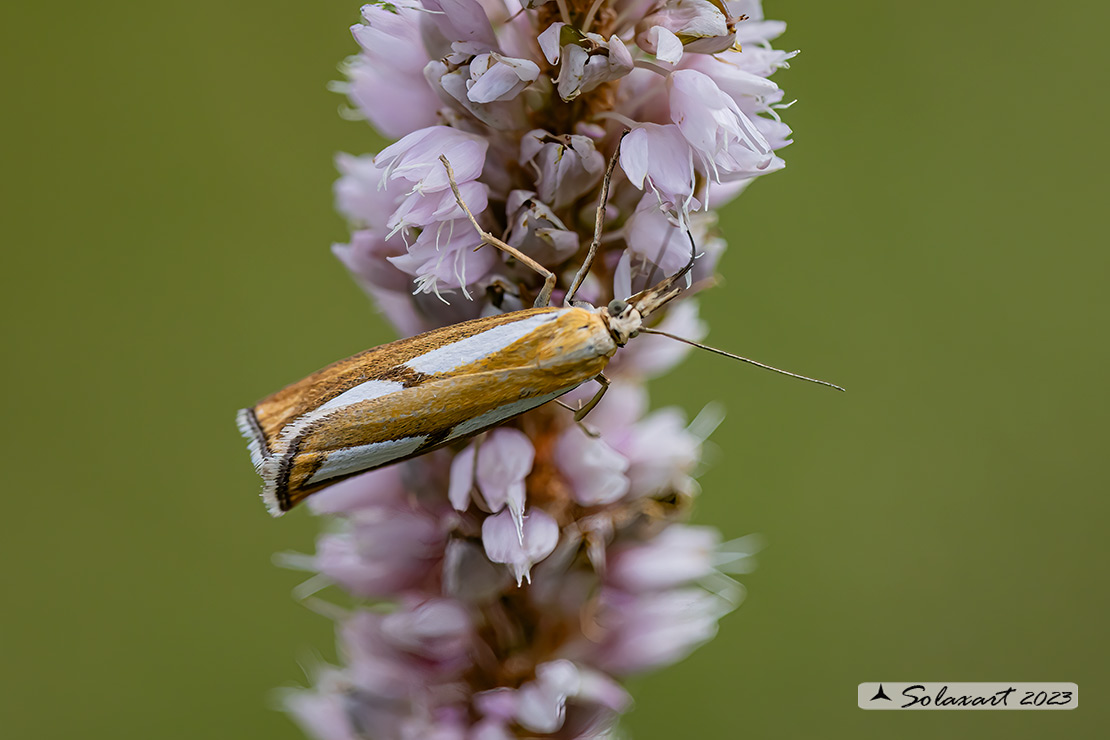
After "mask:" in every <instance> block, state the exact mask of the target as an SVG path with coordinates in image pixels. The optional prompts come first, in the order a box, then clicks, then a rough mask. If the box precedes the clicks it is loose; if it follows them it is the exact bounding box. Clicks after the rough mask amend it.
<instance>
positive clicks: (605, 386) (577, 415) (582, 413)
mask: <svg viewBox="0 0 1110 740" xmlns="http://www.w3.org/2000/svg"><path fill="white" fill-rule="evenodd" d="M594 380H596V381H597V383H598V385H600V386H601V387H600V388H598V390H597V393H595V394H594V397H593V398H591V399H590V400H589V401H587V402H586V405H585V406H583V407H582V408H580V409H578V410H577V411H575V412H574V420H575V421H579V422H580V421H582V420H583V419H585V418H586V414H588V413H590V412H591V411H593V409H594V406H597V404H598V401H600V400H601V397H602V396H604V395H605V391H607V390H609V379H608V378H606V377H605V376H604V375H603V374H601V373H598V374H597V375H595V376H594Z"/></svg>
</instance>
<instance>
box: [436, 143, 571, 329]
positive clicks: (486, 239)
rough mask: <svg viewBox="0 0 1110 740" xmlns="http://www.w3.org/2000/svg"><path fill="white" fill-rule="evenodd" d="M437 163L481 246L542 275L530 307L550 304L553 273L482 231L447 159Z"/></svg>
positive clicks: (442, 157)
mask: <svg viewBox="0 0 1110 740" xmlns="http://www.w3.org/2000/svg"><path fill="white" fill-rule="evenodd" d="M439 161H440V162H443V167H444V168H445V169H446V170H447V180H448V182H450V183H451V192H452V193H454V194H455V202H456V203H458V204H459V208H462V209H463V212H464V213H465V214H466V217H467V218H468V219H470V223H472V224H474V229H475V230H476V231H477V232H478V236H479V237H481V239H482V244H488V245H490V246H491V247H496V248H497V249H500V250H501V251H502V252H504V253H505V254H508V255H512V256H513V257H515V258H516V259H517V261H519V262H520V263H522V264H524V265H527V266H528V267H531V268H532V269H533V270H535V271H536V272H538V273H539V274H540V275H542V276H543V288H542V289H541V290H540V294H539V295H538V296H536V301H535V303H533V304H532V305H534V306H535V307H536V308H540V307H542V306H546V305H548V304H550V303H551V291H552V290H554V289H555V273H553V272H552V271H551V270H548V269H547V268H546V267H544V266H543V265H541V264H540V263H539V262H536V261H535V260H534V259H532V258H531V257H529V256H528V255H526V254H524V252H521V251H520V250H519V249H517V248H516V247H514V246H512V245H509V244H506V243H505V242H503V241H501V240H500V239H498V238H497V237H496V236H494V235H493V234H491V233H489V232H488V231H485V230H483V229H482V227H481V226H479V225H478V221H477V219H475V218H474V214H473V213H471V212H470V209H469V208H468V207H467V205H466V203H465V202H464V201H463V198H462V194H461V193H460V192H459V185H458V183H457V182H455V171H454V170H452V169H451V163H450V162H448V161H447V157H445V156H443V155H442V154H441V155H439Z"/></svg>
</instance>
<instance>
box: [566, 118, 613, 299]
mask: <svg viewBox="0 0 1110 740" xmlns="http://www.w3.org/2000/svg"><path fill="white" fill-rule="evenodd" d="M628 134H629V132H628V131H627V130H626V131H625V132H624V133H623V134H621V138H620V139H618V140H617V148H616V149H615V150H614V151H613V156H612V157H610V158H609V166H608V167H607V168H606V169H605V178H604V179H603V180H602V181H601V197H599V198H598V201H597V212H596V213H595V214H594V239H593V241H591V242H590V250H589V251H588V252H586V259H584V260H583V261H582V266H581V267H580V268H578V274H576V275H575V276H574V282H572V283H571V284H570V290H568V291H567V297H566V298H565V299H563V305H564V306H570V305H572V301H573V300H574V294H575V293H577V292H578V288H579V286H581V285H582V281H583V280H585V279H586V275H588V274H589V272H590V267H591V265H593V261H594V256H595V255H596V254H597V250H598V247H600V246H601V227H602V225H603V224H604V222H605V205H606V204H607V203H608V202H609V181H610V180H611V179H613V169H614V168H615V167H616V166H617V160H618V159H619V158H620V154H621V142H622V141H624V137H626V136H628Z"/></svg>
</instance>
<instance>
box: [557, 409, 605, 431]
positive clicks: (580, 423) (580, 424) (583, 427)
mask: <svg viewBox="0 0 1110 740" xmlns="http://www.w3.org/2000/svg"><path fill="white" fill-rule="evenodd" d="M555 403H557V404H559V405H560V406H562V407H563V408H565V409H566V410H567V411H570V412H571V413H572V414H577V413H578V411H579V409H581V408H582V404H581V402H579V404H578V408H577V409H576V408H574V407H573V406H571V405H570V404H569V403H563V402H562V401H559V400H556V401H555ZM574 423H575V424H577V425H578V428H579V429H581V430H582V433H583V434H585V435H586V436H587V437H591V438H592V439H600V438H601V432H599V431H597V430H596V429H591V428H590V427H588V426H586V422H584V421H578V420H577V419H576V420H575V422H574Z"/></svg>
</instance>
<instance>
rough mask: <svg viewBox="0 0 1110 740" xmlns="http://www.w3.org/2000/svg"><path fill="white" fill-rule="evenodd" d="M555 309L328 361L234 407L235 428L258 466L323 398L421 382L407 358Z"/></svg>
mask: <svg viewBox="0 0 1110 740" xmlns="http://www.w3.org/2000/svg"><path fill="white" fill-rule="evenodd" d="M556 310H557V309H550V308H541V309H526V310H523V311H515V312H512V313H508V314H502V315H499V316H490V317H486V318H480V319H474V320H472V321H464V322H462V323H459V324H454V325H451V326H445V327H441V328H439V329H434V330H432V331H429V332H425V333H423V334H418V335H416V336H414V337H407V338H405V339H398V340H397V341H395V342H390V343H389V344H383V345H381V346H380V347H374V348H372V349H368V350H366V351H364V352H360V353H358V354H356V355H352V356H351V357H348V358H346V359H343V360H339V361H338V362H334V363H332V364H331V365H328V366H327V367H325V368H323V369H321V370H318V371H316V372H314V373H312V374H311V375H309V376H308V377H306V378H304V379H302V380H299V381H297V382H296V383H293V384H291V385H289V386H286V387H285V388H282V389H281V390H280V391H278V392H277V393H274V394H272V395H270V396H267V397H266V398H264V399H262V400H261V401H259V402H258V403H257V404H255V405H254V406H253V407H251V408H247V409H243V410H241V411H240V412H239V415H238V419H237V421H238V424H239V429H240V432H241V433H242V434H243V436H244V437H246V438H247V439H248V441H249V443H250V448H251V457H252V459H254V462H255V466H256V467H260V466H261V463H262V460H264V459H265V458H267V457H270V456H271V455H272V454H274V453H275V452H276V448H277V447H278V445H277V442H278V439H279V437H280V436H281V435H283V434H284V433H285V432H286V431H287V429H288V428H289V427H290V426H291V425H293V424H295V423H296V422H297V421H298V420H300V419H301V418H303V417H306V416H308V415H310V414H313V413H316V412H318V411H320V410H321V409H326V408H327V405H328V404H329V403H330V404H334V405H339V406H341V405H347V404H348V403H349V402H351V401H352V400H357V399H358V398H359V395H360V393H361V394H362V396H364V397H366V398H373V397H377V396H380V395H382V394H383V393H385V392H393V391H398V390H402V389H403V388H406V387H410V386H412V385H417V384H419V383H422V382H424V381H425V380H427V379H428V377H429V373H427V372H424V371H421V370H419V369H414V368H413V367H410V366H409V365H408V364H407V363H411V362H413V361H414V360H416V359H417V358H421V357H435V356H436V355H435V352H436V351H437V350H439V351H441V350H442V349H443V348H445V347H451V346H458V345H459V344H460V343H463V342H465V341H467V340H472V339H473V338H476V337H478V335H481V334H484V333H486V332H489V331H490V330H493V329H498V327H504V326H506V325H509V324H516V323H517V322H521V321H526V320H528V319H530V318H531V317H533V316H535V315H536V314H542V313H552V312H554V311H556ZM522 330H523V325H522ZM501 333H504V330H501ZM418 366H419V364H418ZM360 388H361V391H360V390H359V389H360ZM334 405H333V408H334Z"/></svg>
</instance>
